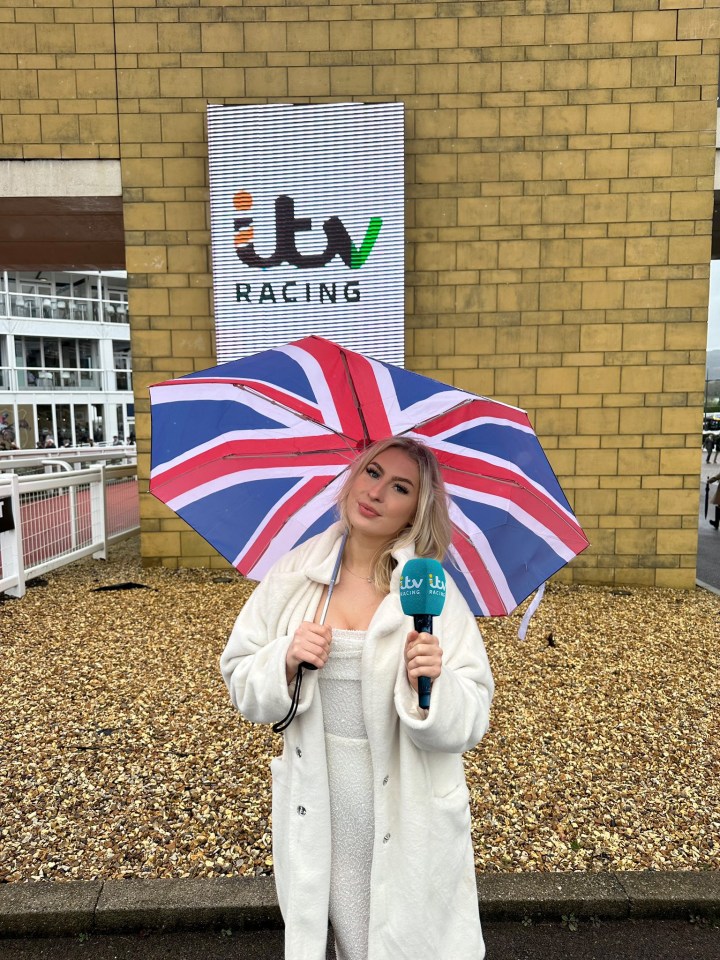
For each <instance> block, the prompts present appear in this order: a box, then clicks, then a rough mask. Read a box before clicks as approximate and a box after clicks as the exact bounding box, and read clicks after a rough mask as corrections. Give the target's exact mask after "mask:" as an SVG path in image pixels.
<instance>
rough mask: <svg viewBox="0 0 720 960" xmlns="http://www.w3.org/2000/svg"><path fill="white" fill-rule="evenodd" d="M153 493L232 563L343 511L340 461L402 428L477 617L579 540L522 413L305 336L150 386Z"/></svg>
mask: <svg viewBox="0 0 720 960" xmlns="http://www.w3.org/2000/svg"><path fill="white" fill-rule="evenodd" d="M150 394H151V403H152V470H151V480H150V491H151V493H153V494H154V495H155V496H156V497H157V498H158V499H160V500H162V501H163V502H164V503H166V504H167V505H168V506H169V507H171V508H172V509H173V510H174V511H175V512H176V513H177V514H178V515H179V516H180V517H182V518H183V520H185V521H186V522H187V523H189V524H190V526H191V527H193V528H194V529H195V530H197V532H198V533H200V534H201V536H203V537H204V538H205V539H206V540H207V541H208V542H209V543H210V544H211V545H212V546H213V547H214V548H215V549H216V550H217V551H218V552H219V553H221V554H222V556H224V557H225V558H226V559H227V560H229V561H230V563H232V565H233V566H234V567H236V568H237V569H238V570H239V571H240V572H241V573H242V574H244V575H245V576H247V577H251V578H252V579H255V580H259V579H261V578H262V577H263V576H264V575H265V573H267V571H268V570H269V569H270V567H271V566H272V564H273V563H274V562H275V561H276V560H277V559H278V558H279V557H280V556H282V554H284V553H286V552H287V551H288V550H290V549H292V548H293V547H295V546H297V545H298V544H300V543H302V542H303V541H304V540H306V539H308V538H309V537H312V536H314V535H315V534H317V533H319V532H321V531H322V530H324V529H326V528H327V527H328V526H329V525H330V524H331V523H332V522H333V521H335V520H336V519H337V514H336V511H335V501H336V498H337V494H338V491H339V490H340V487H341V485H342V483H343V480H344V478H345V474H346V471H347V469H348V466H349V464H350V463H352V461H353V460H354V459H355V457H356V456H357V454H358V452H360V451H361V450H363V449H364V448H365V447H366V446H367V445H368V444H369V443H371V442H373V441H374V440H381V439H384V438H386V437H389V436H399V435H402V436H409V437H413V438H415V439H417V440H419V441H421V442H422V443H425V444H427V445H428V446H429V447H431V449H432V450H433V451H434V452H435V454H436V456H437V458H438V460H439V461H440V464H441V466H442V469H443V473H444V476H445V483H446V486H447V491H448V493H449V495H450V498H451V505H450V515H451V518H452V522H453V526H454V538H453V542H452V546H451V548H450V550H449V553H448V556H447V557H446V558H445V567H446V569H447V571H448V572H449V573H450V575H451V576H452V577H453V579H454V580H455V581H456V582H457V584H458V586H459V588H460V590H461V591H462V593H463V595H464V596H465V599H466V600H467V602H468V604H469V605H470V608H471V609H472V610H473V612H474V613H475V614H476V615H479V616H502V615H505V614H509V613H512V611H513V610H514V609H515V608H516V607H517V606H518V604H520V603H522V601H523V600H524V599H525V598H526V597H528V596H529V595H530V594H531V593H532V592H533V591H534V590H535V589H537V587H538V586H540V585H541V584H542V583H544V582H545V580H547V578H548V577H550V576H551V575H552V574H553V573H555V572H556V571H557V570H559V569H560V568H561V567H562V566H564V565H565V564H566V563H568V562H569V561H570V560H572V559H573V557H575V556H576V555H577V554H578V553H580V552H581V551H582V550H584V549H585V548H586V547H587V546H588V541H587V539H586V537H585V534H584V533H583V531H582V529H581V527H580V525H579V523H578V522H577V520H576V519H575V516H574V514H573V512H572V510H571V508H570V505H569V503H568V501H567V500H566V498H565V496H564V495H563V492H562V490H561V489H560V485H559V483H558V481H557V478H556V477H555V474H554V473H553V471H552V468H551V467H550V464H549V463H548V461H547V458H546V456H545V454H544V452H543V450H542V447H541V446H540V442H539V441H538V439H537V436H536V435H535V432H534V431H533V429H532V427H531V426H530V422H529V420H528V417H527V414H526V413H524V411H522V410H519V409H517V408H516V407H511V406H507V405H506V404H503V403H498V402H497V401H494V400H489V399H487V398H485V397H479V396H476V395H474V394H471V393H467V392H465V391H464V390H457V389H455V388H454V387H450V386H448V385H447V384H443V383H439V382H437V381H435V380H431V379H429V378H428V377H423V376H420V375H418V374H416V373H411V372H409V371H407V370H403V369H401V368H400V367H395V366H392V365H391V364H387V363H381V362H380V361H377V360H371V359H370V358H368V357H365V356H363V355H361V354H359V353H354V352H352V351H350V350H346V349H344V348H343V347H340V346H339V345H338V344H336V343H333V342H331V341H330V340H324V339H322V338H320V337H307V338H305V339H303V340H297V341H295V342H294V343H290V344H287V345H285V346H282V347H277V348H275V349H273V350H266V351H264V352H263V353H259V354H256V355H254V356H251V357H245V358H243V359H241V360H234V361H231V362H230V363H224V364H221V365H220V366H217V367H213V368H212V369H210V370H203V371H201V372H199V373H192V374H189V375H187V376H184V377H180V378H178V379H175V380H167V381H166V382H165V383H160V384H157V385H156V386H154V387H151V388H150Z"/></svg>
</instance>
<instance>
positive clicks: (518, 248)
mask: <svg viewBox="0 0 720 960" xmlns="http://www.w3.org/2000/svg"><path fill="white" fill-rule="evenodd" d="M539 266H540V241H539V240H508V241H506V242H505V243H501V244H500V254H499V260H498V267H499V268H500V269H501V270H503V269H513V268H515V269H528V268H532V267H539Z"/></svg>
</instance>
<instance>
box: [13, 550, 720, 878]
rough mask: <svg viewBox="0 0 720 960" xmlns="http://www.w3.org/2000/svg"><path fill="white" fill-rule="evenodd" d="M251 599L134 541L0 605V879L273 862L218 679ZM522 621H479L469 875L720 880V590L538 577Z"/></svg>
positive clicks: (262, 753) (206, 871)
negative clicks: (150, 561)
mask: <svg viewBox="0 0 720 960" xmlns="http://www.w3.org/2000/svg"><path fill="white" fill-rule="evenodd" d="M117 587H121V589H115V588H117ZM98 588H113V589H98ZM251 589H252V585H251V584H249V583H248V582H246V581H244V580H243V579H242V578H241V577H239V576H238V575H235V574H234V573H233V572H232V571H227V572H226V571H223V570H206V569H203V570H179V571H173V570H167V569H164V568H151V569H143V567H142V566H141V564H140V560H139V555H138V542H137V539H133V540H129V541H126V542H125V543H123V544H119V545H118V546H116V547H114V548H113V549H112V551H111V555H110V559H109V560H108V561H106V562H103V561H92V560H85V561H80V562H78V563H75V564H72V565H70V566H68V567H65V568H63V569H61V570H58V571H55V572H54V573H51V574H48V575H47V576H46V577H45V578H43V580H42V581H41V582H39V583H37V584H36V585H34V586H32V587H31V589H29V590H28V592H27V594H26V596H25V597H24V598H23V599H21V600H13V599H9V598H5V597H4V595H0V596H2V597H3V599H2V600H0V657H1V661H0V663H1V669H2V687H1V690H2V747H3V750H2V754H3V756H2V763H1V764H0V809H2V810H3V811H4V815H3V817H2V819H1V820H0V882H12V881H28V880H37V879H52V880H75V879H84V880H90V879H118V878H129V877H141V878H155V877H174V878H178V877H215V876H226V875H248V876H256V875H260V874H266V873H270V872H271V871H272V853H271V838H270V778H269V771H268V763H269V759H270V757H272V756H273V755H275V754H276V753H279V752H280V751H281V749H282V741H281V738H280V737H279V736H276V735H274V734H273V733H272V732H271V731H270V728H269V727H265V726H262V727H260V726H253V725H251V724H249V723H246V722H245V721H243V720H242V719H241V718H240V717H239V716H238V714H237V713H236V712H235V711H234V710H233V708H232V706H231V705H230V702H229V699H228V696H227V693H226V690H225V687H224V685H223V683H222V680H221V678H220V675H219V671H218V657H219V655H220V653H221V651H222V649H223V647H224V645H225V641H226V639H227V636H228V634H229V632H230V629H231V627H232V624H233V621H234V619H235V616H236V615H237V612H238V610H239V609H240V607H241V606H242V604H243V602H244V601H245V600H246V599H247V597H248V596H249V593H250V591H251ZM521 613H522V608H521V610H520V612H519V613H516V614H515V615H513V616H512V617H510V618H506V619H494V620H486V621H482V622H481V626H482V630H483V634H484V636H485V641H486V645H487V648H488V653H489V656H490V661H491V664H492V667H493V671H494V674H495V679H496V683H497V690H496V695H495V701H494V704H493V711H492V725H491V731H490V733H489V734H488V735H487V736H486V738H485V739H484V741H483V742H482V744H480V746H479V747H477V748H476V749H475V750H473V751H471V752H470V753H468V754H466V757H465V760H466V769H467V775H468V782H469V784H470V790H471V797H472V814H473V836H474V842H475V855H476V864H477V868H478V869H479V870H482V871H505V872H518V871H529V870H543V871H549V870H557V871H571V870H592V871H600V870H643V869H654V870H688V869H708V870H709V869H713V870H717V869H719V868H720V736H718V730H719V729H720V727H719V726H718V723H719V719H720V597H717V596H715V595H713V594H711V593H708V592H705V591H702V590H699V591H697V592H684V591H675V590H660V589H629V588H627V589H623V588H612V587H598V586H572V585H566V584H551V585H550V587H549V588H548V591H547V593H546V596H545V599H544V600H543V603H542V604H541V606H540V609H539V611H538V612H537V614H536V615H535V617H534V619H533V620H532V622H531V624H530V629H529V631H528V638H527V640H526V642H525V643H522V642H520V641H519V640H518V639H517V628H518V624H519V621H520V614H521Z"/></svg>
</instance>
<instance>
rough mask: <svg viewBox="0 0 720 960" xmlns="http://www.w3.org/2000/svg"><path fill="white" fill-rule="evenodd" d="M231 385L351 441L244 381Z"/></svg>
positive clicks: (337, 431) (324, 424) (343, 434)
mask: <svg viewBox="0 0 720 960" xmlns="http://www.w3.org/2000/svg"><path fill="white" fill-rule="evenodd" d="M233 386H234V387H235V389H236V390H245V391H247V393H252V394H254V395H255V396H256V397H259V398H260V399H261V400H264V401H265V403H271V404H273V406H276V407H280V409H281V410H287V411H288V413H292V414H293V416H295V417H297V418H298V419H299V420H307V422H308V423H312V424H314V425H315V426H316V427H322V429H323V430H327V432H328V433H332V434H334V435H335V436H336V437H342V439H343V440H346V441H347V442H348V443H349V444H351V443H352V441H351V440H350V438H349V437H348V436H347V434H345V433H342V432H341V431H340V430H334V429H333V428H332V427H329V426H328V425H327V424H326V423H320V421H319V420H314V419H313V418H312V417H309V416H308V415H307V414H306V413H300V412H299V411H298V410H293V408H292V407H290V406H288V405H287V404H285V403H280V401H279V400H273V399H272V398H271V397H266V396H265V394H264V393H261V392H260V391H259V390H254V389H253V388H252V387H248V386H247V384H244V383H234V384H233Z"/></svg>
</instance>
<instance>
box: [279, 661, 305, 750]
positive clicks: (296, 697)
mask: <svg viewBox="0 0 720 960" xmlns="http://www.w3.org/2000/svg"><path fill="white" fill-rule="evenodd" d="M302 677H303V668H302V664H300V665H299V666H298V671H297V675H296V676H295V689H294V690H293V695H292V702H291V704H290V709H289V710H288V712H287V713H286V714H285V716H284V717H283V718H282V720H279V721H278V722H277V723H274V724H273V725H272V730H273V733H284V732H285V730H287V728H288V727H289V726H290V724H291V723H292V722H293V720H294V719H295V714H296V713H297V710H298V706H299V705H300V688H301V687H302Z"/></svg>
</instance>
